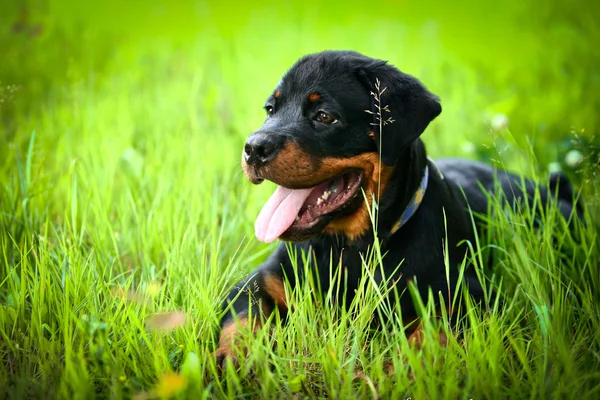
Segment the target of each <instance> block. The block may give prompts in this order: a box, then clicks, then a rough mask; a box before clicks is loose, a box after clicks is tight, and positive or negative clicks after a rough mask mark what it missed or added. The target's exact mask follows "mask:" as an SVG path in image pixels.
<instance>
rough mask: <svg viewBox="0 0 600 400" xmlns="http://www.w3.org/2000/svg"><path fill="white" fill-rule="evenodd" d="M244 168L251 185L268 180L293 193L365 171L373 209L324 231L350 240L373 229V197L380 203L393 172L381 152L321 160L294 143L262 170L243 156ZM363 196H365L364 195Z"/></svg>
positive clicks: (363, 208)
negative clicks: (383, 161)
mask: <svg viewBox="0 0 600 400" xmlns="http://www.w3.org/2000/svg"><path fill="white" fill-rule="evenodd" d="M242 168H243V169H244V172H245V174H246V176H247V177H248V179H249V180H250V181H251V182H254V183H257V182H259V180H260V179H261V178H262V179H268V180H270V181H272V182H275V183H276V184H278V185H281V186H283V187H287V188H290V189H300V188H308V187H313V186H317V185H319V184H321V183H323V182H325V181H327V180H329V179H332V178H334V177H336V176H338V175H341V174H344V173H346V172H349V171H351V170H361V171H362V172H363V182H362V189H364V191H365V194H366V197H367V204H368V207H369V208H367V207H366V205H363V206H361V207H360V208H358V209H357V210H356V211H355V212H354V213H352V214H350V215H347V216H344V217H341V218H336V219H335V220H333V221H331V222H330V223H329V224H328V225H327V226H326V227H325V229H324V232H327V233H331V234H343V235H346V236H347V237H348V238H349V239H350V240H355V239H357V238H359V237H360V236H362V235H363V234H365V233H366V232H367V231H368V230H369V229H370V227H371V219H370V217H369V211H368V210H369V209H370V208H371V206H372V202H373V197H374V198H375V199H376V201H379V199H380V196H381V194H383V193H384V191H385V188H386V186H387V184H388V181H389V179H390V177H391V175H392V171H393V167H391V166H386V165H384V164H382V163H380V162H379V154H378V153H377V152H370V153H363V154H359V155H357V156H354V157H347V158H336V157H325V158H317V157H314V156H312V155H311V154H309V153H307V152H305V151H304V150H303V149H302V148H301V147H300V146H299V145H298V144H296V143H294V142H287V143H286V144H285V146H284V148H283V149H281V150H280V151H279V153H278V154H277V156H276V157H275V158H274V159H273V160H271V161H270V162H269V163H268V164H266V165H264V166H262V167H260V168H258V169H256V168H255V167H252V166H250V165H248V164H247V163H246V161H245V159H244V157H243V155H242ZM359 196H362V191H361V192H360V193H359Z"/></svg>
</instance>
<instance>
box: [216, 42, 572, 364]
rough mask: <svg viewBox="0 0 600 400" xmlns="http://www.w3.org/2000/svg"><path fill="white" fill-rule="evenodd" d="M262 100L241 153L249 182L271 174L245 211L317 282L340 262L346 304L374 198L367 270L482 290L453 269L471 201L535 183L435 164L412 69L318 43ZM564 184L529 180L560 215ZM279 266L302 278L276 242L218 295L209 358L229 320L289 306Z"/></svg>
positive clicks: (261, 235)
mask: <svg viewBox="0 0 600 400" xmlns="http://www.w3.org/2000/svg"><path fill="white" fill-rule="evenodd" d="M264 108H265V111H266V114H267V117H266V120H265V122H264V124H263V125H262V126H261V127H260V128H259V129H258V130H257V131H255V132H254V133H252V134H251V135H250V136H249V138H248V140H247V141H246V143H245V146H244V149H243V152H242V166H243V170H244V173H245V175H246V176H247V178H248V179H249V180H250V181H251V182H252V183H254V184H260V183H261V182H263V181H264V180H265V179H267V180H270V181H272V182H274V183H276V184H277V185H278V186H277V189H276V190H275V193H273V195H272V196H271V197H270V198H269V200H268V201H267V202H266V203H265V205H264V207H263V209H262V211H261V212H260V214H259V215H258V218H257V219H256V222H255V232H256V237H257V238H258V239H259V240H261V241H263V242H273V241H275V240H277V239H279V240H283V241H287V242H291V245H292V246H293V247H294V248H295V249H296V250H298V251H296V252H295V253H298V254H301V252H302V251H304V252H307V253H310V255H311V256H312V257H313V258H314V260H315V261H316V264H314V265H315V266H314V267H312V268H313V269H312V271H311V273H312V274H313V276H314V277H316V278H317V279H318V280H319V284H320V288H321V290H322V291H323V292H326V291H327V290H328V289H329V288H330V285H331V284H332V283H331V282H330V279H331V278H330V277H331V271H330V265H333V266H343V267H344V268H345V269H346V271H345V274H346V277H345V278H346V283H345V286H344V288H343V290H344V291H345V299H346V304H350V302H351V301H352V299H353V296H354V293H355V289H356V288H357V285H358V283H359V280H360V277H361V275H362V269H363V263H362V261H361V253H362V254H364V253H365V252H366V251H367V250H368V249H369V247H370V246H371V245H372V244H373V241H374V239H375V236H374V235H375V234H374V230H373V227H372V225H373V224H372V221H371V218H370V214H369V209H370V208H371V207H372V206H373V201H376V202H377V205H378V228H377V233H376V234H377V236H378V238H379V240H380V243H381V246H382V247H381V252H382V254H384V253H385V257H384V258H383V264H384V265H383V268H382V269H383V273H381V272H379V273H378V274H377V275H376V279H377V280H379V281H382V280H383V279H386V281H387V280H388V279H389V282H394V283H395V285H397V290H398V291H397V292H398V293H402V291H403V290H404V289H405V288H406V287H407V285H408V284H409V282H411V281H413V280H414V281H416V282H418V291H419V293H420V294H421V296H425V295H426V293H427V292H428V290H429V289H430V288H431V289H432V290H433V293H438V292H441V293H442V294H443V295H444V298H448V296H449V295H452V293H448V290H449V289H450V290H452V288H455V287H456V284H457V281H458V279H464V280H465V281H466V284H467V286H468V288H469V292H470V294H471V295H472V296H473V297H474V298H475V300H478V299H482V297H483V291H482V287H481V285H480V283H479V281H478V279H477V277H476V275H475V273H474V272H473V271H471V270H470V269H467V270H466V272H465V274H464V276H462V277H460V278H459V271H458V266H460V265H461V263H462V261H463V259H464V257H465V254H466V251H467V248H466V245H465V244H462V243H464V241H471V242H472V243H474V237H475V236H474V235H475V232H474V230H473V225H472V219H471V218H472V217H471V214H470V212H471V211H472V212H473V213H480V214H485V213H487V212H488V204H487V203H488V197H487V196H486V194H485V191H493V190H494V189H495V188H498V185H495V182H498V183H499V187H500V189H501V190H502V191H503V192H504V196H505V197H506V200H507V202H509V203H514V202H515V201H517V200H519V199H525V200H527V199H531V197H532V196H533V193H534V191H535V190H537V186H536V185H535V184H534V183H533V182H531V181H527V182H526V185H525V188H524V190H522V181H521V177H519V176H516V175H512V174H509V173H507V172H504V171H498V170H495V169H494V168H492V167H491V166H489V165H486V164H483V163H479V162H473V161H466V160H444V161H441V162H438V163H437V165H436V163H434V162H433V161H431V160H430V159H428V157H427V154H426V151H425V146H424V144H423V142H422V141H421V139H420V138H419V137H420V135H421V134H422V133H423V131H424V130H425V128H426V127H427V126H428V124H429V123H430V122H431V121H432V120H433V119H434V118H435V117H437V116H438V115H439V114H440V112H441V111H442V107H441V105H440V102H439V99H438V98H437V97H436V96H435V95H434V94H432V93H430V92H429V91H428V90H427V89H426V88H425V87H424V86H423V85H422V84H421V83H420V82H419V81H418V80H417V79H416V78H414V77H412V76H410V75H407V74H405V73H402V72H400V71H399V70H398V69H396V68H395V67H393V66H392V65H390V64H388V63H387V62H385V61H381V60H376V59H372V58H369V57H366V56H364V55H361V54H359V53H356V52H351V51H325V52H322V53H318V54H311V55H307V56H305V57H303V58H301V59H300V60H299V61H297V62H296V63H295V64H294V65H293V66H292V68H291V69H290V70H289V71H288V72H287V73H286V74H285V75H284V76H283V78H282V79H281V81H280V82H279V84H278V85H277V87H276V88H275V90H274V91H273V93H272V94H271V95H270V96H269V98H268V99H267V101H266V103H265V106H264ZM563 183H565V184H564V185H562V187H563V188H559V190H557V191H556V192H557V193H558V195H557V196H553V193H554V191H553V190H549V189H547V188H545V187H540V188H539V190H540V194H541V198H542V202H543V203H545V202H547V201H556V202H558V204H559V207H560V210H561V212H562V213H563V215H564V217H565V218H569V217H570V215H571V213H572V210H573V202H572V200H573V198H572V193H571V191H570V187H569V186H568V185H567V183H566V182H563ZM482 189H483V190H482ZM550 189H552V187H551V188H550ZM463 192H464V194H465V195H466V199H465V195H463ZM470 210H471V211H470ZM479 226H480V228H483V226H482V225H481V224H480V225H479ZM444 247H447V249H448V254H447V257H448V260H449V263H450V271H449V282H448V277H447V275H446V270H445V262H444V258H445V257H446V255H445V254H444ZM292 253H293V252H292ZM400 264H401V268H398V266H399V265H400ZM384 275H385V276H384ZM284 277H285V279H287V280H288V281H289V283H290V285H291V286H292V287H294V286H295V285H297V284H299V283H301V282H300V281H302V280H303V279H305V277H304V276H303V271H294V270H293V266H292V260H291V259H290V255H289V254H288V250H287V248H286V245H285V243H280V244H279V247H278V248H277V250H276V251H275V252H274V253H273V254H272V255H271V256H270V257H269V258H268V259H267V261H266V262H265V263H264V264H263V265H261V266H260V267H259V268H258V269H257V270H256V271H254V272H253V273H252V274H251V275H250V276H249V277H247V278H246V279H245V280H244V281H242V282H241V283H240V284H238V285H236V286H235V288H234V289H233V290H232V291H231V293H230V295H229V296H228V298H227V304H226V305H225V307H227V309H228V311H227V312H226V314H225V316H224V317H223V319H222V322H221V334H220V339H219V345H218V346H219V347H218V349H217V353H216V354H217V356H218V357H219V360H221V361H222V360H224V359H226V358H227V357H228V356H230V355H231V354H232V350H233V347H232V346H233V345H234V341H235V338H236V333H237V330H238V329H239V327H240V326H245V325H248V324H253V325H251V326H258V325H259V324H260V319H259V318H258V316H260V315H262V316H268V315H270V313H272V312H273V311H274V310H276V309H278V311H279V312H280V313H281V314H283V315H284V316H285V315H286V313H288V312H291V308H290V305H288V304H287V303H286V295H285V290H284ZM297 280H298V281H297ZM249 294H250V295H249ZM390 297H391V296H390ZM389 301H395V299H389ZM399 301H400V302H401V304H400V308H401V310H402V315H403V316H408V317H409V318H410V317H412V316H415V315H416V310H415V306H414V305H413V302H412V300H411V296H410V295H408V294H407V295H404V296H401V297H400V300H399ZM234 314H235V315H236V317H234ZM249 315H252V316H254V321H249V320H248V316H249ZM413 334H414V333H413Z"/></svg>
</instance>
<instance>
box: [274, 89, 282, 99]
mask: <svg viewBox="0 0 600 400" xmlns="http://www.w3.org/2000/svg"><path fill="white" fill-rule="evenodd" d="M279 96H281V91H280V90H279V89H277V90H276V91H275V93H273V97H275V98H276V99H278V98H279Z"/></svg>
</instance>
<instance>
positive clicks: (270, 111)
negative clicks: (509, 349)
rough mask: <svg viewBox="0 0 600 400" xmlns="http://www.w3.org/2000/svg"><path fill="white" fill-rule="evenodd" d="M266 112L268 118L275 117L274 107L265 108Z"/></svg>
mask: <svg viewBox="0 0 600 400" xmlns="http://www.w3.org/2000/svg"><path fill="white" fill-rule="evenodd" d="M265 111H266V112H267V116H268V117H270V116H271V115H273V106H265Z"/></svg>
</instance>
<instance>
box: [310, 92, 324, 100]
mask: <svg viewBox="0 0 600 400" xmlns="http://www.w3.org/2000/svg"><path fill="white" fill-rule="evenodd" d="M320 98H321V95H320V94H319V93H311V94H309V95H308V99H309V100H310V101H312V102H315V101H317V100H319V99H320Z"/></svg>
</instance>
